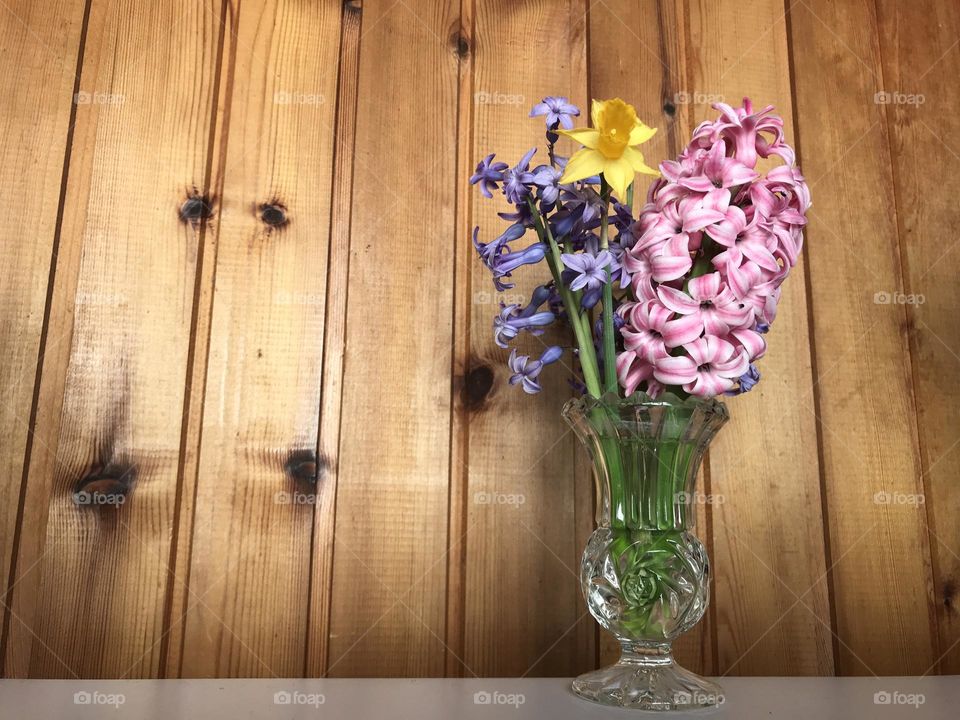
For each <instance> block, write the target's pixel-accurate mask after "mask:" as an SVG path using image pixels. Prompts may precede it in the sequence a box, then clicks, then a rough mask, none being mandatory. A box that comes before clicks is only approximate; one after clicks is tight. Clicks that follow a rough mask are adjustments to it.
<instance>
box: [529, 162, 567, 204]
mask: <svg viewBox="0 0 960 720" xmlns="http://www.w3.org/2000/svg"><path fill="white" fill-rule="evenodd" d="M561 175H563V170H562V169H561V168H555V167H552V166H550V165H539V166H538V167H536V168H534V170H533V184H534V185H536V186H537V188H539V191H540V192H539V197H540V202H541V203H542V204H543V209H544V210H545V211H549V210H551V209H553V206H554V205H556V203H557V198H559V197H560V176H561Z"/></svg>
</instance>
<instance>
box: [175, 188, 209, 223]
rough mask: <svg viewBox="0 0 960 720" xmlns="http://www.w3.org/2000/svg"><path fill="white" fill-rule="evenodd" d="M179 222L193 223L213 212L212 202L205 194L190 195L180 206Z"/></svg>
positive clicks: (204, 218)
mask: <svg viewBox="0 0 960 720" xmlns="http://www.w3.org/2000/svg"><path fill="white" fill-rule="evenodd" d="M179 214H180V222H182V223H189V224H191V225H195V224H197V223H199V222H200V221H202V220H207V219H208V218H209V217H210V216H211V215H212V214H213V203H212V202H211V200H210V198H209V197H207V196H206V195H191V196H190V197H188V198H187V199H186V200H184V202H183V205H181V206H180V213H179Z"/></svg>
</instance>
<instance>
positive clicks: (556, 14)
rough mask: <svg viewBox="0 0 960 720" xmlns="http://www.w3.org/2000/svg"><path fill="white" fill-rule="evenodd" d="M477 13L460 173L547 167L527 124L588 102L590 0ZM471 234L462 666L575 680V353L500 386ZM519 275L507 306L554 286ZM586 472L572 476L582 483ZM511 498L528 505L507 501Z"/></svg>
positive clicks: (579, 642)
mask: <svg viewBox="0 0 960 720" xmlns="http://www.w3.org/2000/svg"><path fill="white" fill-rule="evenodd" d="M475 8H476V16H475V20H474V23H475V39H476V42H475V47H474V73H473V93H474V97H473V102H474V106H473V109H472V112H473V119H474V123H473V127H472V129H473V133H474V137H473V143H472V147H471V156H470V160H469V163H468V166H469V168H470V170H471V171H472V168H473V166H474V165H476V163H477V162H478V161H479V160H480V159H481V158H482V157H484V156H485V155H487V154H488V153H490V152H494V151H496V153H497V158H498V159H499V160H503V161H505V162H509V163H515V162H516V161H517V160H519V158H520V157H521V156H522V155H523V154H524V153H525V152H526V151H527V150H528V149H529V148H531V147H534V146H538V147H539V148H540V149H539V150H538V152H537V155H536V156H535V157H534V161H533V165H538V164H540V163H543V162H547V159H546V155H545V150H544V137H543V130H544V126H543V123H542V119H540V118H528V117H527V116H528V114H529V110H530V107H531V106H532V105H533V104H534V103H536V102H538V101H539V100H540V98H542V97H544V96H547V95H565V96H567V97H569V98H570V99H571V100H572V101H573V102H575V103H576V104H578V105H580V107H581V108H584V107H586V93H585V90H586V66H585V59H586V10H587V8H586V3H584V2H579V1H576V0H571V1H570V2H563V3H546V2H535V1H533V0H530V1H527V2H520V3H518V2H503V1H502V0H480V1H479V2H477V3H476V5H475ZM520 38H522V40H520ZM565 143H566V141H564V146H563V147H564V148H566V147H567V146H566V144H565ZM472 190H473V192H472V193H471V196H470V198H471V205H470V206H469V210H468V211H467V214H468V217H469V218H470V220H469V227H470V228H471V229H472V227H473V226H475V225H480V227H481V232H482V236H483V237H484V238H485V240H490V239H491V238H493V237H494V236H495V235H497V234H499V232H500V231H501V230H502V229H503V228H504V227H505V224H504V222H503V220H500V219H499V218H497V217H496V212H497V211H510V209H511V208H510V207H509V206H507V205H506V203H505V202H504V201H503V200H502V198H499V197H497V198H496V199H495V200H492V201H487V200H485V199H483V198H481V197H480V196H479V195H478V194H477V191H476V188H473V189H472ZM468 238H469V235H468V236H466V237H463V238H461V239H460V241H459V244H458V253H464V254H469V255H470V256H471V263H470V265H468V266H467V267H466V268H464V269H465V270H466V271H467V272H469V275H468V276H466V277H462V279H461V280H459V281H460V282H467V283H469V287H470V296H469V298H463V299H466V300H467V301H469V302H470V306H469V307H468V308H461V311H462V312H463V315H462V316H466V315H467V314H469V333H470V337H469V358H468V359H467V365H466V372H465V374H464V375H463V376H462V381H461V385H462V391H461V392H460V394H459V397H458V399H457V402H458V412H460V413H462V414H463V415H464V416H465V417H464V421H465V422H466V423H468V429H467V437H466V442H467V443H468V448H469V455H468V457H469V463H468V468H469V470H468V472H469V477H468V484H467V493H466V498H465V501H466V507H467V511H466V525H467V527H466V532H467V548H466V575H465V577H466V587H465V610H464V616H465V619H466V624H465V629H464V664H465V665H466V667H467V668H468V669H469V670H470V671H472V672H473V673H476V674H478V675H481V676H511V675H526V674H529V675H533V676H546V675H571V674H576V673H578V672H582V671H583V670H585V669H588V668H591V667H592V666H593V665H594V657H593V655H594V653H593V644H594V642H595V640H594V638H595V636H596V626H595V624H594V622H593V620H592V618H590V616H589V615H588V614H587V613H586V609H585V607H584V605H583V602H582V599H581V597H580V588H579V579H578V573H579V559H580V555H581V553H582V551H583V542H584V540H585V539H584V538H583V537H582V536H583V533H582V532H579V533H578V524H577V512H576V509H575V504H576V500H577V498H576V495H577V492H576V491H577V486H576V475H577V465H576V464H575V453H574V447H575V443H576V440H575V438H574V436H573V435H572V433H570V432H569V429H568V428H567V426H566V424H565V423H564V422H563V420H562V418H561V417H560V409H561V407H562V406H563V404H564V402H565V401H566V400H567V399H568V398H569V397H570V391H569V387H568V385H567V384H566V381H567V378H568V377H569V376H570V375H571V374H572V373H571V371H570V370H569V369H568V368H570V367H572V365H571V360H570V355H569V354H567V356H566V358H565V359H564V361H563V364H562V365H561V364H560V363H558V364H557V365H556V366H553V367H551V368H549V370H548V371H547V372H545V373H544V374H543V376H542V378H541V379H542V381H543V387H544V391H543V393H541V394H540V395H537V396H536V397H527V396H524V395H523V393H522V392H520V391H518V389H517V388H514V387H511V386H509V385H508V384H507V379H508V378H509V372H508V370H507V367H506V358H507V355H508V352H507V351H504V350H502V349H500V348H498V347H497V346H496V345H495V343H494V341H493V335H492V330H491V327H492V320H493V317H494V315H495V314H496V312H497V311H498V305H497V301H498V300H499V299H500V297H499V296H498V295H497V293H496V292H494V288H493V284H492V282H491V279H490V275H489V273H488V272H487V270H486V269H485V268H483V267H482V266H481V265H480V263H479V262H478V261H477V260H476V258H475V252H474V251H473V248H472V247H470V246H469V240H468ZM525 240H526V241H527V242H528V243H529V242H532V240H531V239H530V237H528V238H526V239H525ZM521 242H522V241H521ZM518 247H522V245H521V244H518ZM545 273H546V276H545V275H544V274H545ZM516 275H517V277H516V280H517V285H516V287H515V288H514V289H512V290H509V291H507V296H508V300H507V302H511V303H512V302H518V303H521V304H526V303H527V302H528V298H529V293H530V291H531V290H532V289H533V288H534V287H535V286H536V285H538V284H540V283H542V282H545V281H546V280H547V279H548V278H549V273H547V270H546V268H545V267H543V266H539V267H537V268H536V269H533V270H527V271H523V270H522V271H520V272H518V273H517V274H516ZM462 316H461V317H462ZM521 340H522V341H524V343H525V344H521V345H520V348H521V352H525V353H527V354H536V355H539V353H540V352H542V350H543V347H544V344H543V343H546V344H556V342H560V343H562V344H564V345H569V339H568V338H567V333H566V331H565V330H557V331H555V332H551V334H548V335H545V336H544V337H542V338H540V339H536V338H522V339H521ZM526 341H529V342H526ZM541 341H542V342H541ZM564 366H566V367H564ZM582 470H583V466H582V465H581V466H580V475H581V477H580V482H581V483H582V487H584V488H589V483H590V480H589V476H588V475H587V474H585V473H583V472H582ZM581 495H582V494H581ZM511 497H512V498H514V499H517V500H519V499H520V498H522V502H516V503H512V502H501V499H508V500H509V499H510V498H511ZM587 514H588V516H592V509H590V510H588V513H587ZM582 518H583V516H582V515H581V519H582ZM582 525H584V523H581V526H582Z"/></svg>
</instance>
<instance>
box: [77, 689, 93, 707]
mask: <svg viewBox="0 0 960 720" xmlns="http://www.w3.org/2000/svg"><path fill="white" fill-rule="evenodd" d="M91 700H92V696H91V695H90V693H88V692H87V691H86V690H81V691H80V692H75V693H74V694H73V704H74V705H89V704H90V702H91Z"/></svg>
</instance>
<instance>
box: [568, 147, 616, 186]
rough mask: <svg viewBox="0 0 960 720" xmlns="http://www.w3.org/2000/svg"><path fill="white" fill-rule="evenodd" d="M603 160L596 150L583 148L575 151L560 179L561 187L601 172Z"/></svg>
mask: <svg viewBox="0 0 960 720" xmlns="http://www.w3.org/2000/svg"><path fill="white" fill-rule="evenodd" d="M604 162H605V158H604V157H603V155H601V154H600V153H598V152H597V151H596V150H591V149H590V148H583V149H582V150H577V152H575V153H574V154H573V157H571V158H570V160H568V161H567V167H566V169H565V170H564V171H563V176H562V177H561V178H560V184H561V185H567V184H568V183H572V182H576V181H577V180H583V179H584V178H588V177H591V176H593V175H597V174H599V173H601V172H603V167H604Z"/></svg>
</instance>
